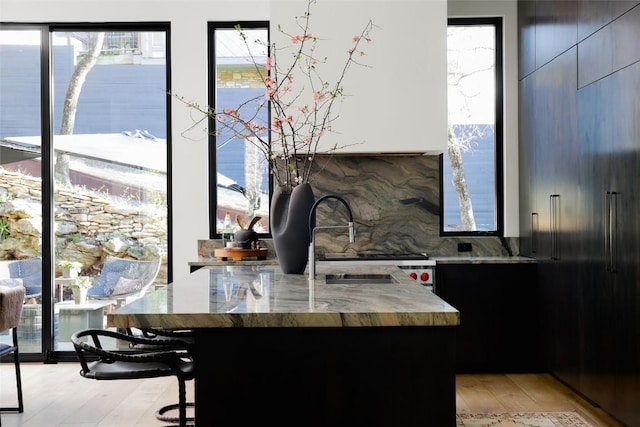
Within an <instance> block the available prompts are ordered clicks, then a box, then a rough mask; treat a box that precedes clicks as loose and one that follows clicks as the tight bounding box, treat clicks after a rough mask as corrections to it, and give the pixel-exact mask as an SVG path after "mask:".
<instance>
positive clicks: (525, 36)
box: [518, 0, 536, 79]
mask: <svg viewBox="0 0 640 427" xmlns="http://www.w3.org/2000/svg"><path fill="white" fill-rule="evenodd" d="M535 24H536V2H535V0H525V1H519V2H518V50H519V55H518V78H520V79H521V78H523V77H524V76H526V75H528V74H530V73H532V72H533V71H534V70H535V68H536V50H535V46H536V45H535V37H536V27H535Z"/></svg>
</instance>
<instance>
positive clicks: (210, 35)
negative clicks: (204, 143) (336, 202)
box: [207, 21, 273, 239]
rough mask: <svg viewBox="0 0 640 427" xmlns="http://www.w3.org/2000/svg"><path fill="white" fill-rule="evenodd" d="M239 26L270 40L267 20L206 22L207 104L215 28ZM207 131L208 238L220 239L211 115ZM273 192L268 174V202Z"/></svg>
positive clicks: (212, 95) (212, 87)
mask: <svg viewBox="0 0 640 427" xmlns="http://www.w3.org/2000/svg"><path fill="white" fill-rule="evenodd" d="M238 25H239V26H240V27H241V28H243V29H253V28H264V29H266V30H267V37H268V40H269V43H270V41H271V29H270V24H269V21H209V22H207V66H208V70H207V78H208V82H209V83H208V87H207V91H208V99H207V102H208V105H210V106H214V105H216V68H217V63H216V40H215V30H218V29H233V28H235V27H236V26H238ZM268 120H269V123H271V106H269V108H268ZM207 125H208V129H211V132H209V138H208V146H209V200H211V201H212V203H211V204H210V205H209V238H210V239H221V238H222V233H218V232H217V221H218V219H217V211H218V191H217V189H218V180H217V171H218V168H217V156H216V149H215V147H216V136H215V130H216V126H217V123H216V121H215V120H214V118H213V117H209V120H208V123H207ZM270 138H271V132H269V139H270ZM272 194H273V177H272V175H271V174H269V204H270V203H271V196H272ZM258 237H261V238H270V237H271V228H269V233H258Z"/></svg>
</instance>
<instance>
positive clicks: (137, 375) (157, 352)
mask: <svg viewBox="0 0 640 427" xmlns="http://www.w3.org/2000/svg"><path fill="white" fill-rule="evenodd" d="M113 339H116V340H121V341H123V342H125V343H128V344H129V347H130V348H136V346H141V347H144V350H142V351H132V350H130V349H128V350H106V349H105V348H104V346H103V341H105V342H106V343H107V344H106V345H108V341H111V340H113ZM71 342H72V343H73V346H74V349H75V351H76V354H77V355H78V360H79V361H80V366H81V370H80V375H81V376H83V377H85V378H90V379H94V380H131V379H143V378H158V377H169V376H175V377H176V378H177V379H178V403H177V404H171V405H166V406H163V407H162V408H160V409H159V410H158V411H157V412H156V418H157V419H159V420H161V421H169V422H178V423H179V426H180V427H186V426H189V425H194V424H193V421H194V417H188V416H187V408H188V407H193V406H194V403H193V402H187V400H186V399H187V397H186V382H187V381H189V380H192V379H194V377H195V369H194V360H193V356H192V355H191V352H190V346H189V345H187V344H185V343H184V341H181V340H175V339H169V338H167V339H160V338H158V337H156V338H154V339H149V338H144V337H135V336H132V335H127V334H122V333H119V332H115V331H109V330H103V329H85V330H81V331H77V332H75V333H74V334H73V335H72V336H71ZM96 356H97V357H98V360H95V361H92V362H90V361H91V360H94V359H95V357H96ZM175 409H177V410H178V417H177V418H176V417H169V416H167V415H165V414H166V413H167V412H168V411H171V410H175Z"/></svg>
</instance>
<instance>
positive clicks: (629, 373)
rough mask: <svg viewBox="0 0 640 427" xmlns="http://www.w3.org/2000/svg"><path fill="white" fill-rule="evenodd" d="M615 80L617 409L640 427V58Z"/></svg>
mask: <svg viewBox="0 0 640 427" xmlns="http://www.w3.org/2000/svg"><path fill="white" fill-rule="evenodd" d="M612 82H613V85H612V90H611V99H612V100H613V107H612V114H614V115H615V117H616V121H615V123H614V126H613V128H612V129H613V137H612V140H611V142H612V151H611V157H610V162H611V163H610V168H611V180H610V193H611V198H612V200H611V215H610V222H611V227H610V228H611V231H610V232H611V238H610V239H611V244H610V259H611V262H610V268H611V270H612V276H614V283H615V291H616V296H617V300H616V313H617V315H618V318H617V320H618V325H616V326H617V327H616V328H615V329H614V331H616V333H615V336H616V338H617V340H618V342H617V350H618V351H617V354H618V357H617V358H616V363H617V370H616V382H615V399H614V402H613V403H614V405H613V408H614V409H613V413H614V414H615V415H616V416H617V417H618V418H619V419H620V420H622V421H623V422H624V423H626V424H628V425H630V426H640V405H639V404H638V403H639V402H640V237H639V236H640V196H639V195H638V191H639V184H640V102H639V101H638V94H640V62H636V63H635V64H633V65H631V66H629V67H626V68H624V69H622V70H620V71H618V72H617V73H615V74H614V76H612ZM630 94H635V95H630Z"/></svg>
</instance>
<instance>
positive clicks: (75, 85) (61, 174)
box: [54, 32, 105, 184]
mask: <svg viewBox="0 0 640 427" xmlns="http://www.w3.org/2000/svg"><path fill="white" fill-rule="evenodd" d="M104 35H105V33H104V32H95V33H90V43H89V46H88V47H87V53H86V54H85V55H82V56H79V57H78V63H77V64H76V67H75V69H74V71H73V74H72V75H71V79H70V80H69V86H68V87H67V94H66V96H65V98H64V104H63V105H64V106H63V110H62V122H61V125H60V132H59V135H72V134H73V129H74V127H75V122H76V111H77V110H78V99H79V98H80V93H81V92H82V86H83V85H84V82H85V81H86V79H87V75H88V74H89V71H91V69H92V68H93V66H94V65H95V64H96V62H97V61H98V57H99V56H100V52H101V51H102V45H103V43H104ZM54 174H55V179H56V181H57V182H58V183H61V184H69V156H68V155H67V154H64V153H61V152H58V151H56V164H55V170H54Z"/></svg>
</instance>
